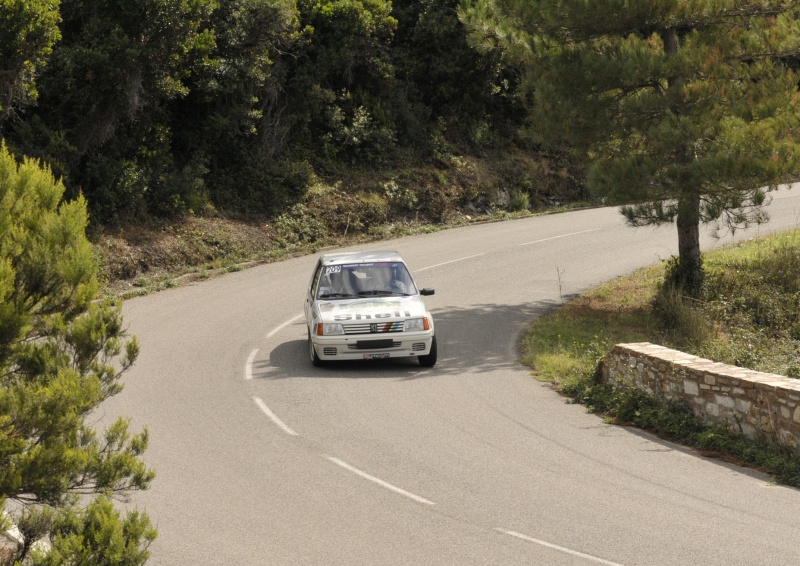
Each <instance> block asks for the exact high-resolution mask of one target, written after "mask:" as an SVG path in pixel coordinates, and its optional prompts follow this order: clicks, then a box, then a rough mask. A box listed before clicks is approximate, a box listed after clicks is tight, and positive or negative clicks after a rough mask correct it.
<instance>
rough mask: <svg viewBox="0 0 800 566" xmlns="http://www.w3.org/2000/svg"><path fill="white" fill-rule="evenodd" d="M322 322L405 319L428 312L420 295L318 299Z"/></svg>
mask: <svg viewBox="0 0 800 566" xmlns="http://www.w3.org/2000/svg"><path fill="white" fill-rule="evenodd" d="M316 311H317V314H318V316H319V321H320V322H344V323H347V322H352V321H364V320H373V319H377V320H386V321H389V320H405V319H408V318H419V317H421V316H424V315H425V314H426V312H427V310H426V309H425V304H424V303H423V302H422V299H421V298H420V297H419V296H411V297H365V298H362V299H341V300H338V301H323V300H320V301H317V303H316Z"/></svg>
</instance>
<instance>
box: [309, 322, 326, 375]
mask: <svg viewBox="0 0 800 566" xmlns="http://www.w3.org/2000/svg"><path fill="white" fill-rule="evenodd" d="M308 353H309V355H310V356H311V365H312V366H314V367H315V368H319V367H322V366H324V365H325V362H324V361H322V358H320V357H319V356H318V355H317V349H316V348H314V342H312V340H311V331H310V330H309V331H308Z"/></svg>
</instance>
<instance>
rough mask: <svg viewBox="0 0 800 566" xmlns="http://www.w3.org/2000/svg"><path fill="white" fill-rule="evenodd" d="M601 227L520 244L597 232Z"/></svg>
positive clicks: (527, 244) (526, 244)
mask: <svg viewBox="0 0 800 566" xmlns="http://www.w3.org/2000/svg"><path fill="white" fill-rule="evenodd" d="M598 230H599V228H595V229H593V230H583V231H582V232H572V233H571V234H562V235H561V236H553V237H552V238H544V239H542V240H534V241H532V242H525V243H524V244H519V245H520V246H530V245H531V244H538V243H541V242H549V241H550V240H558V239H559V238H569V237H570V236H577V235H579V234H588V233H589V232H597V231H598Z"/></svg>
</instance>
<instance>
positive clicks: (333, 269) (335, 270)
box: [325, 265, 342, 275]
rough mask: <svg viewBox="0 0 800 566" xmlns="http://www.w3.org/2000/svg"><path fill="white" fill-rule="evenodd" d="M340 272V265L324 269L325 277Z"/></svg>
mask: <svg viewBox="0 0 800 566" xmlns="http://www.w3.org/2000/svg"><path fill="white" fill-rule="evenodd" d="M341 271H342V266H341V265H329V266H328V267H326V268H325V275H328V274H330V273H341Z"/></svg>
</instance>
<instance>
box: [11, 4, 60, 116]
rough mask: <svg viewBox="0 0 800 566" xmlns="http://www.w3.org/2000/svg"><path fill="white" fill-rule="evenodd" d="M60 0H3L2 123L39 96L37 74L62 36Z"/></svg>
mask: <svg viewBox="0 0 800 566" xmlns="http://www.w3.org/2000/svg"><path fill="white" fill-rule="evenodd" d="M58 7H59V0H2V1H0V125H2V123H3V121H4V120H6V119H7V118H8V116H9V115H10V114H11V113H12V112H13V111H14V110H15V108H18V107H23V106H24V105H26V104H28V103H31V102H33V101H34V100H35V99H36V96H37V90H36V83H35V78H36V75H37V73H38V71H39V70H40V69H41V67H42V66H43V65H44V64H45V62H46V60H47V57H48V56H49V55H50V53H51V52H52V49H53V45H54V44H55V42H56V41H58V39H59V38H60V32H59V29H58V23H59V20H60V14H59V11H58Z"/></svg>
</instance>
